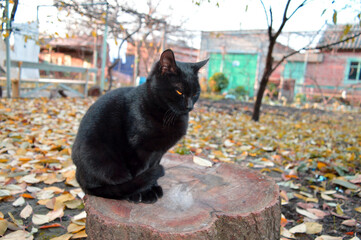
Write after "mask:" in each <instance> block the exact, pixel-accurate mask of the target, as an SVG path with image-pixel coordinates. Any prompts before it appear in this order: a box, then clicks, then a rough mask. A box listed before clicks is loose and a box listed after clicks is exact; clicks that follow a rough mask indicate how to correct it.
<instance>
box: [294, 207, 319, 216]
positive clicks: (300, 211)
mask: <svg viewBox="0 0 361 240" xmlns="http://www.w3.org/2000/svg"><path fill="white" fill-rule="evenodd" d="M296 212H298V213H299V214H302V215H304V216H306V217H308V218H311V219H319V217H317V216H316V215H315V214H313V213H310V212H309V211H306V210H303V209H300V208H296Z"/></svg>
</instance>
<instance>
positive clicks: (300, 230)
mask: <svg viewBox="0 0 361 240" xmlns="http://www.w3.org/2000/svg"><path fill="white" fill-rule="evenodd" d="M289 231H290V233H305V232H306V231H307V227H306V224H304V223H301V224H299V225H296V226H294V227H293V228H291V229H290V230H289Z"/></svg>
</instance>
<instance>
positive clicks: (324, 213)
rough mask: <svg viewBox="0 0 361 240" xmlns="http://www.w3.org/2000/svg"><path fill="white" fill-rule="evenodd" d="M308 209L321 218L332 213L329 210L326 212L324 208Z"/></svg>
mask: <svg viewBox="0 0 361 240" xmlns="http://www.w3.org/2000/svg"><path fill="white" fill-rule="evenodd" d="M307 211H308V212H310V213H312V214H314V215H316V216H317V217H318V218H319V219H322V218H324V217H325V216H327V215H330V214H329V213H328V212H324V211H322V210H319V209H315V208H307Z"/></svg>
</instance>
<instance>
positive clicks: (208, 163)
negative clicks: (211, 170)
mask: <svg viewBox="0 0 361 240" xmlns="http://www.w3.org/2000/svg"><path fill="white" fill-rule="evenodd" d="M193 162H194V163H195V164H197V165H200V166H203V167H212V166H213V164H212V162H211V161H209V160H207V159H204V158H200V157H197V156H193Z"/></svg>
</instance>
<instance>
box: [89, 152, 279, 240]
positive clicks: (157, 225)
mask: <svg viewBox="0 0 361 240" xmlns="http://www.w3.org/2000/svg"><path fill="white" fill-rule="evenodd" d="M162 164H163V166H164V168H165V169H166V175H165V176H164V177H162V178H161V179H159V184H160V185H161V186H162V187H163V191H164V196H163V198H161V199H160V200H158V201H157V202H156V203H155V204H133V203H130V202H127V201H119V200H112V199H104V198H100V197H95V196H91V195H88V196H86V199H85V210H86V212H87V223H86V232H87V234H88V239H89V240H99V239H106V240H112V239H114V240H115V239H116V240H123V239H124V240H128V239H129V240H136V239H141V240H142V239H147V240H159V239H167V240H180V239H192V240H193V239H197V240H201V239H219V240H227V239H234V240H241V239H245V240H260V239H265V240H273V239H274V240H276V239H277V240H278V239H279V238H280V218H281V210H280V202H279V188H278V186H277V184H275V182H274V181H273V180H272V179H271V178H269V177H266V176H263V175H262V174H260V173H257V172H254V171H252V170H249V169H247V168H242V167H240V166H238V165H236V164H230V163H217V164H215V165H214V166H213V167H210V168H207V167H202V166H199V165H196V164H194V163H193V161H192V157H190V156H178V155H173V154H167V155H165V156H164V157H163V159H162Z"/></svg>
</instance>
